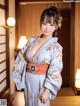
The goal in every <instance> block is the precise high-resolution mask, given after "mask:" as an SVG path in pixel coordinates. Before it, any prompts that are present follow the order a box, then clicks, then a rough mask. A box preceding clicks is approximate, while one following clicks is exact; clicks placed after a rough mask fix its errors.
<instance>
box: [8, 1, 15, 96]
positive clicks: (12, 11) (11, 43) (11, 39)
mask: <svg viewBox="0 0 80 106" xmlns="http://www.w3.org/2000/svg"><path fill="white" fill-rule="evenodd" d="M10 16H12V17H15V0H9V17H10ZM14 49H15V27H13V28H10V29H9V55H10V57H9V58H10V74H11V71H12V68H13V65H14V56H15V55H14ZM14 91H15V86H14V83H13V82H12V80H11V79H10V94H13V92H14Z"/></svg>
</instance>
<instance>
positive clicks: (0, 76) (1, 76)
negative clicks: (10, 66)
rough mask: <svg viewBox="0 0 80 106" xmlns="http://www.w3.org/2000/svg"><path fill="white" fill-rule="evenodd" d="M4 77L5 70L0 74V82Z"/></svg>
mask: <svg viewBox="0 0 80 106" xmlns="http://www.w3.org/2000/svg"><path fill="white" fill-rule="evenodd" d="M4 78H6V70H5V71H4V72H2V73H1V74H0V82H1V81H2V80H3V79H4Z"/></svg>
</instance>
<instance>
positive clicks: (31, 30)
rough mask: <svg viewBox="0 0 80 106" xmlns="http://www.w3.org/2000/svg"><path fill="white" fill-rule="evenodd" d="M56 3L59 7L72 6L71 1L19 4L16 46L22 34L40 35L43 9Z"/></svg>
mask: <svg viewBox="0 0 80 106" xmlns="http://www.w3.org/2000/svg"><path fill="white" fill-rule="evenodd" d="M51 5H55V6H56V7H58V8H71V7H70V3H54V2H53V3H49V2H47V3H35V2H34V3H32V4H26V5H20V4H17V7H16V9H17V10H16V18H17V19H16V22H17V27H16V46H17V43H18V40H19V38H20V36H21V35H26V36H27V38H28V39H29V38H30V37H31V36H32V35H39V34H41V32H40V16H41V13H42V11H43V10H44V9H45V8H47V7H50V6H51Z"/></svg>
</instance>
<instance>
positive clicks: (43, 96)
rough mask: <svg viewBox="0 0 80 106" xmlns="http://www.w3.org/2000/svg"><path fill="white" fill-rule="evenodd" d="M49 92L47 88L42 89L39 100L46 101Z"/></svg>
mask: <svg viewBox="0 0 80 106" xmlns="http://www.w3.org/2000/svg"><path fill="white" fill-rule="evenodd" d="M49 94H50V91H49V90H48V89H45V90H44V91H42V93H41V101H42V102H43V103H45V102H47V101H48V100H49V98H48V97H49Z"/></svg>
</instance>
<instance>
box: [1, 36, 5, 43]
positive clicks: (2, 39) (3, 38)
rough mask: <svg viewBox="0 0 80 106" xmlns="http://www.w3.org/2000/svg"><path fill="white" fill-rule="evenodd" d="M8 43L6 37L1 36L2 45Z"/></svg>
mask: <svg viewBox="0 0 80 106" xmlns="http://www.w3.org/2000/svg"><path fill="white" fill-rule="evenodd" d="M1 43H6V36H0V44H1Z"/></svg>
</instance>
